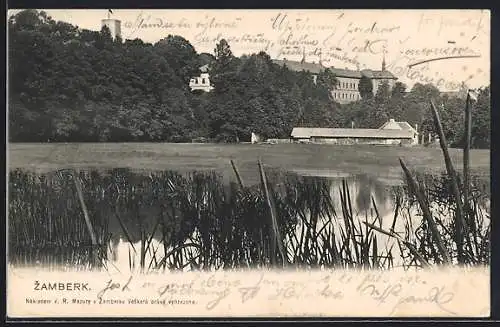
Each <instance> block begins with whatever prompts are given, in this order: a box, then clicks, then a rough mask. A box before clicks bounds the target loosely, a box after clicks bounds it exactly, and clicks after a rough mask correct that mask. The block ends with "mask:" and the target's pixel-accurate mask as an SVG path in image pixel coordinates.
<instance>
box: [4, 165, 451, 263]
mask: <svg viewBox="0 0 500 327" xmlns="http://www.w3.org/2000/svg"><path fill="white" fill-rule="evenodd" d="M285 177H286V178H285ZM285 177H284V176H280V175H279V174H278V175H276V176H275V175H272V174H271V173H270V176H269V182H270V183H269V184H270V185H272V186H273V187H272V188H273V189H274V191H275V198H274V206H275V210H276V214H277V219H278V223H279V234H280V235H281V236H282V239H283V242H284V243H283V244H284V247H285V248H284V252H285V256H286V257H287V261H289V262H295V263H297V264H299V265H306V266H312V265H316V266H331V265H333V266H335V265H336V264H338V263H339V262H338V260H341V262H340V264H345V263H346V262H347V263H349V262H353V264H359V263H362V262H363V265H364V264H365V263H368V262H369V263H370V265H371V264H376V265H378V266H383V267H386V266H387V264H386V263H380V262H379V261H380V260H382V259H383V258H384V257H390V258H391V260H393V261H392V265H397V264H400V263H401V262H402V261H403V259H404V258H403V253H401V251H400V247H399V246H398V244H397V241H396V240H395V239H394V238H393V237H389V236H387V235H385V234H383V233H380V232H375V231H373V230H371V229H369V228H368V227H367V226H366V225H364V223H369V224H372V225H374V226H376V227H378V228H381V229H383V230H385V231H391V232H396V233H399V235H401V236H402V237H403V238H404V239H406V240H409V241H411V242H414V241H415V242H417V241H418V240H416V238H415V235H417V234H418V233H422V232H418V231H417V229H418V228H420V226H421V225H422V218H421V213H420V209H419V207H418V205H416V204H415V202H414V201H413V200H412V199H411V197H408V196H407V192H406V191H405V190H404V189H402V188H401V186H394V185H388V184H386V183H384V182H382V181H381V180H379V179H378V178H376V177H373V176H370V175H366V174H365V175H353V176H336V177H329V178H318V177H300V176H296V175H290V176H288V175H287V176H285ZM72 178H73V177H72V176H71V174H69V175H68V174H64V173H61V172H57V173H56V174H55V175H54V176H52V177H50V175H49V176H29V175H26V174H24V173H22V172H19V171H16V172H14V173H11V176H10V180H9V192H10V194H9V198H10V202H9V233H10V235H12V236H10V237H9V245H10V248H11V249H13V248H15V249H18V250H19V249H20V250H19V251H18V252H12V251H10V252H9V255H10V256H11V259H10V262H16V263H23V262H24V263H30V262H31V263H33V262H37V261H39V260H40V259H39V258H35V257H32V256H28V255H26V253H24V254H23V251H24V252H27V251H28V252H27V253H29V251H31V249H32V248H33V246H34V247H40V248H42V247H43V248H44V249H45V248H48V249H49V250H48V251H49V252H48V253H50V248H51V247H55V248H58V247H59V248H60V247H61V246H62V247H67V248H69V246H70V245H71V246H73V247H75V248H82V247H85V246H88V244H89V242H90V240H89V234H88V231H87V230H86V225H85V223H84V219H83V215H82V207H81V203H79V201H78V198H77V197H76V196H75V194H74V189H73V187H74V185H73V182H72V181H73V180H72ZM80 178H81V179H82V181H83V188H84V195H85V199H84V201H85V205H86V207H88V211H89V216H90V219H91V221H92V224H94V228H95V230H96V233H97V234H98V239H99V240H100V244H103V245H104V252H102V251H101V252H102V253H101V254H100V255H102V256H105V257H106V258H107V259H106V260H105V261H106V268H107V269H117V270H119V271H128V270H134V271H135V270H138V269H145V270H150V269H157V268H161V269H173V268H175V269H198V268H200V267H204V268H213V267H220V268H231V267H233V266H248V267H253V266H254V265H257V266H258V265H264V264H268V263H270V261H269V260H275V259H273V258H275V257H276V256H277V255H276V251H277V250H276V240H275V239H274V237H273V235H274V234H273V233H274V232H273V231H272V228H273V227H272V224H271V222H270V219H269V211H268V207H267V201H266V198H265V196H264V195H263V192H262V191H261V190H260V188H259V186H258V185H257V186H252V187H249V188H248V189H245V190H240V189H239V188H238V187H237V186H236V185H235V184H231V185H227V184H224V183H222V182H221V179H220V177H219V176H217V175H215V174H206V173H204V174H202V173H195V174H193V175H190V176H188V177H183V176H181V175H179V174H176V173H173V172H159V173H157V174H155V175H153V174H144V173H143V174H135V173H132V172H131V171H129V170H126V169H115V170H112V171H109V172H104V173H103V172H96V171H91V172H89V173H82V174H81V175H80ZM47 180H50V183H48V182H47ZM405 192H406V193H405ZM433 196H437V198H440V197H442V195H440V194H437V195H433ZM437 198H433V199H432V201H431V202H432V203H431V210H432V212H433V215H435V217H437V218H436V219H438V218H439V219H441V223H442V222H444V221H445V220H449V218H451V216H450V213H451V214H452V213H453V208H452V206H450V205H449V204H446V203H445V204H443V203H442V202H439V201H437V202H436V201H434V200H435V199H437ZM426 228H427V227H425V226H424V229H423V230H426ZM422 237H423V236H422ZM417 243H418V242H417ZM349 244H350V245H349ZM337 245H339V248H336V246H337ZM346 246H347V247H346ZM367 247H369V249H368V248H367ZM23 249H24V250H23ZM16 251H17V250H16ZM40 255H41V256H44V255H45V256H46V254H40ZM66 257H67V256H65V258H66ZM90 257H92V258H93V254H92V253H90V254H89V253H88V251H87V252H85V253H83V254H82V255H81V256H80V257H79V259H75V258H74V256H69V258H67V259H64V260H63V261H64V262H66V264H68V265H71V264H74V263H75V262H76V261H75V260H78V262H85V260H90V259H89V258H90ZM20 258H21V259H22V260H21V259H20ZM85 258H87V259H85ZM339 258H341V259H339ZM398 260H399V261H398ZM59 261H60V260H59Z"/></svg>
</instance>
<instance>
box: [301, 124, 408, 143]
mask: <svg viewBox="0 0 500 327" xmlns="http://www.w3.org/2000/svg"><path fill="white" fill-rule="evenodd" d="M391 122H393V121H392V120H391ZM406 124H407V123H406ZM407 126H409V128H400V129H396V128H394V129H392V128H387V127H386V126H382V128H379V129H376V128H373V129H370V128H307V127H295V128H294V129H293V130H292V134H291V138H292V140H293V141H294V142H307V143H322V144H380V145H415V144H418V132H417V131H416V130H415V129H414V128H412V127H411V126H410V125H409V124H407Z"/></svg>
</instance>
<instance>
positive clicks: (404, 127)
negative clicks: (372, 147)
mask: <svg viewBox="0 0 500 327" xmlns="http://www.w3.org/2000/svg"><path fill="white" fill-rule="evenodd" d="M391 126H397V128H388V127H391ZM380 129H396V130H408V131H411V132H413V133H418V132H417V130H416V129H415V128H414V127H413V126H411V125H410V124H409V123H408V122H406V121H394V120H389V121H386V122H385V123H384V124H383V125H382V126H381V127H380Z"/></svg>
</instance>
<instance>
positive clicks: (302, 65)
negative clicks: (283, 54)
mask: <svg viewBox="0 0 500 327" xmlns="http://www.w3.org/2000/svg"><path fill="white" fill-rule="evenodd" d="M273 63H275V64H277V65H280V66H286V67H287V68H288V69H290V70H293V71H296V72H301V71H303V70H304V71H306V72H310V73H313V74H319V73H320V72H322V71H323V70H325V67H323V66H322V65H320V64H315V63H311V62H301V61H293V60H278V59H274V60H273Z"/></svg>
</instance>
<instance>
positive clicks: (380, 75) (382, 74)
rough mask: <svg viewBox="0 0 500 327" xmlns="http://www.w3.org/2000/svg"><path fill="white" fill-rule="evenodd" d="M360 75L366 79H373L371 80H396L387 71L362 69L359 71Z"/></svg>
mask: <svg viewBox="0 0 500 327" xmlns="http://www.w3.org/2000/svg"><path fill="white" fill-rule="evenodd" d="M361 74H363V75H364V76H366V77H368V78H373V79H398V78H397V77H396V76H394V75H393V74H392V73H391V72H390V71H387V70H371V69H363V70H362V71H361Z"/></svg>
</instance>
